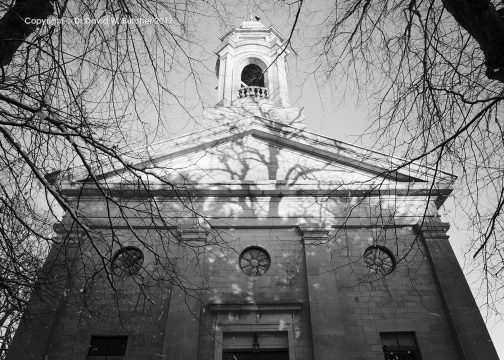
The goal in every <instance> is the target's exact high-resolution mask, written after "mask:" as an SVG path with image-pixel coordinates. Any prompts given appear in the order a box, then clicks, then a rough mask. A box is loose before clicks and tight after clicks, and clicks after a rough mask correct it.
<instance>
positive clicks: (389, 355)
mask: <svg viewBox="0 0 504 360" xmlns="http://www.w3.org/2000/svg"><path fill="white" fill-rule="evenodd" d="M380 340H381V343H382V347H383V354H384V355H385V360H421V357H420V351H419V349H418V345H417V342H416V337H415V333H414V332H384V333H380Z"/></svg>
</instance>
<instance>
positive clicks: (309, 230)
mask: <svg viewBox="0 0 504 360" xmlns="http://www.w3.org/2000/svg"><path fill="white" fill-rule="evenodd" d="M329 231H330V227H328V226H325V225H322V224H303V225H300V226H299V232H300V233H301V235H302V236H303V242H304V249H305V256H306V277H307V285H308V299H309V303H310V318H311V333H312V339H313V356H314V359H315V360H332V359H334V358H335V357H336V356H337V354H340V356H342V357H345V354H346V351H345V332H344V326H343V315H342V312H341V309H342V303H341V299H340V296H339V293H338V288H337V284H336V276H335V274H334V271H333V270H332V267H331V249H330V244H329Z"/></svg>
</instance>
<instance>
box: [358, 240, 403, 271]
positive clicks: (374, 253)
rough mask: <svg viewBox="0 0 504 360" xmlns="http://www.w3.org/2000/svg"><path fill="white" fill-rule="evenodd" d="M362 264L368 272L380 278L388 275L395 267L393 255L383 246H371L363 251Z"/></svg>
mask: <svg viewBox="0 0 504 360" xmlns="http://www.w3.org/2000/svg"><path fill="white" fill-rule="evenodd" d="M364 262H365V263H366V266H367V267H368V269H369V271H371V272H373V273H376V274H380V275H382V276H385V275H388V274H390V273H391V272H392V271H394V269H395V267H396V260H395V258H394V254H392V251H390V250H389V249H388V248H386V247H385V246H381V245H372V246H370V247H368V248H367V249H366V250H365V251H364Z"/></svg>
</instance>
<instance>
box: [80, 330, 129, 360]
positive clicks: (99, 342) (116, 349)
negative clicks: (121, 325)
mask: <svg viewBox="0 0 504 360" xmlns="http://www.w3.org/2000/svg"><path fill="white" fill-rule="evenodd" d="M127 342H128V337H127V336H93V337H91V343H90V344H89V351H88V355H87V359H88V360H123V359H124V355H125V354H126V344H127Z"/></svg>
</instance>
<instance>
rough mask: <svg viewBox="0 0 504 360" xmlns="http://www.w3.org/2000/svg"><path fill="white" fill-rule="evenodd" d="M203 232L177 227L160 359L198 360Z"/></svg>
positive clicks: (189, 227) (191, 227)
mask: <svg viewBox="0 0 504 360" xmlns="http://www.w3.org/2000/svg"><path fill="white" fill-rule="evenodd" d="M206 239H207V232H206V231H205V230H204V229H201V228H198V227H194V226H181V228H180V237H179V240H180V243H179V245H178V249H177V259H174V260H176V270H175V271H176V275H175V276H174V278H175V279H178V280H179V281H177V283H176V284H173V286H172V293H171V301H170V309H169V312H168V316H167V322H166V331H165V339H164V346H163V357H162V358H163V359H170V360H196V359H197V358H198V347H197V346H196V344H197V341H198V338H199V328H200V317H201V290H202V287H203V276H202V266H203V261H204V245H205V243H206Z"/></svg>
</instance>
